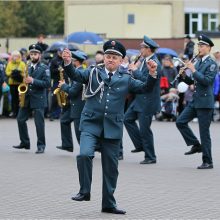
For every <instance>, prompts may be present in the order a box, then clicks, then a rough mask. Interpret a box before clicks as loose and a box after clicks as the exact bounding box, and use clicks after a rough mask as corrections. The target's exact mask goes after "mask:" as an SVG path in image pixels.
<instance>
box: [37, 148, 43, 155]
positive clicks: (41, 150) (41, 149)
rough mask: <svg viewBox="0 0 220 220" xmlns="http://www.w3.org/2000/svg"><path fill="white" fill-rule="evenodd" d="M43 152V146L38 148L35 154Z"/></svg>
mask: <svg viewBox="0 0 220 220" xmlns="http://www.w3.org/2000/svg"><path fill="white" fill-rule="evenodd" d="M43 153H44V149H43V148H39V149H38V150H37V151H36V152H35V154H43Z"/></svg>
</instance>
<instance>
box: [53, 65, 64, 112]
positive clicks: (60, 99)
mask: <svg viewBox="0 0 220 220" xmlns="http://www.w3.org/2000/svg"><path fill="white" fill-rule="evenodd" d="M58 70H59V74H60V81H63V80H64V74H63V73H64V70H63V68H62V67H61V66H59V68H58ZM53 94H54V95H56V97H57V103H58V105H59V106H60V107H61V108H63V107H65V106H66V105H67V96H68V94H67V93H66V92H64V91H62V90H61V89H60V88H56V89H55V90H54V92H53Z"/></svg>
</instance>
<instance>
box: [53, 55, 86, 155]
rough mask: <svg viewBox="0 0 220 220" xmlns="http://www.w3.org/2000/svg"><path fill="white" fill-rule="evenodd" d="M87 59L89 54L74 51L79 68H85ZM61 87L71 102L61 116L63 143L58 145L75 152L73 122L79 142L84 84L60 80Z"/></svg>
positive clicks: (74, 63) (73, 60) (62, 148)
mask: <svg viewBox="0 0 220 220" xmlns="http://www.w3.org/2000/svg"><path fill="white" fill-rule="evenodd" d="M86 59H87V56H86V54H85V53H84V52H82V51H73V52H72V63H73V65H74V67H75V68H76V69H77V70H83V67H82V63H83V62H84V61H85V60H86ZM59 87H60V89H61V90H62V91H64V92H66V93H67V94H68V97H69V101H70V103H69V104H67V106H66V107H64V108H63V111H62V115H61V118H60V127H61V139H62V145H61V146H57V148H58V149H60V150H66V151H69V152H73V138H72V131H71V122H72V121H73V122H74V128H75V134H76V139H77V141H78V143H80V131H79V123H80V116H81V112H82V110H83V107H84V104H85V100H83V94H82V92H83V84H82V83H79V82H76V81H72V82H71V85H70V86H69V85H68V84H66V83H65V81H60V82H59Z"/></svg>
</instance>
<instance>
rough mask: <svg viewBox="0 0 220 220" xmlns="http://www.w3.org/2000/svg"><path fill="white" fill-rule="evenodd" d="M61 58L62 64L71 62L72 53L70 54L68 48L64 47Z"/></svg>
mask: <svg viewBox="0 0 220 220" xmlns="http://www.w3.org/2000/svg"><path fill="white" fill-rule="evenodd" d="M62 58H63V61H64V65H68V64H70V63H71V59H72V54H71V51H70V50H69V49H68V48H65V49H64V50H63V53H62Z"/></svg>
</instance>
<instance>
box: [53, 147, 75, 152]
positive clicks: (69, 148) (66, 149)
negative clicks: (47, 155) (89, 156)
mask: <svg viewBox="0 0 220 220" xmlns="http://www.w3.org/2000/svg"><path fill="white" fill-rule="evenodd" d="M56 148H57V149H60V150H65V151H68V152H73V147H62V146H57V147H56Z"/></svg>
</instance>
